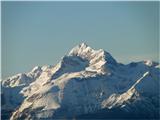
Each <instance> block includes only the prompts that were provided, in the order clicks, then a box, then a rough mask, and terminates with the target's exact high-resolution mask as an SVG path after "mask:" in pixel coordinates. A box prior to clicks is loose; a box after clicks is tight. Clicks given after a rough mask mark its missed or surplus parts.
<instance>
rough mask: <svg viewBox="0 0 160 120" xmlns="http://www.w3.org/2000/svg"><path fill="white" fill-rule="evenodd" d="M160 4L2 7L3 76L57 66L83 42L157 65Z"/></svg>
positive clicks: (123, 57)
mask: <svg viewBox="0 0 160 120" xmlns="http://www.w3.org/2000/svg"><path fill="white" fill-rule="evenodd" d="M158 5H159V4H158V2H23V1H21V2H16V1H14V2H2V6H1V7H2V13H1V14H2V15H1V17H2V19H1V20H2V27H1V28H2V33H1V34H2V77H3V78H5V77H8V76H11V75H14V74H16V73H19V72H28V71H30V70H31V69H32V68H33V67H34V66H37V65H40V66H41V65H54V64H56V63H57V62H58V61H59V60H60V59H61V57H62V56H64V55H65V54H67V53H68V52H69V51H70V49H71V48H72V47H74V46H75V45H77V44H80V43H82V42H86V43H87V44H88V45H90V46H91V47H93V48H95V49H99V48H102V49H104V50H106V51H108V52H110V53H111V54H112V56H113V57H114V58H115V59H116V60H117V61H119V62H122V63H125V64H127V63H129V62H130V61H141V60H145V59H151V60H154V61H158V52H159V49H158V45H159V38H158V37H159V36H158V34H159V31H158V27H159V23H158V22H159V21H158V19H159V16H158V15H159V13H158V7H159V6H158Z"/></svg>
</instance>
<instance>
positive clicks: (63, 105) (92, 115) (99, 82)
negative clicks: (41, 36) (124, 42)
mask: <svg viewBox="0 0 160 120" xmlns="http://www.w3.org/2000/svg"><path fill="white" fill-rule="evenodd" d="M159 86H160V65H159V63H156V62H153V61H141V62H131V63H130V64H127V65H124V64H121V63H118V62H117V61H116V60H115V59H114V58H113V57H112V56H111V54H110V53H108V52H106V51H104V50H102V49H100V50H94V49H92V48H91V47H89V46H88V45H86V44H85V43H82V44H80V45H78V46H76V47H74V48H73V49H72V50H71V51H70V52H69V54H67V55H65V56H64V57H63V58H62V59H61V61H60V62H59V63H58V64H57V65H55V66H42V67H39V66H36V67H35V68H33V70H32V71H31V72H29V73H20V74H17V75H15V76H12V77H9V78H7V79H5V80H2V81H1V88H2V91H1V98H2V99H1V101H2V102H1V103H2V119H11V120H40V119H47V120H48V119H115V118H121V119H125V118H132V119H133V118H139V119H142V118H143V119H159V118H160V114H159V110H160V109H159V108H160V106H159V100H160V92H159Z"/></svg>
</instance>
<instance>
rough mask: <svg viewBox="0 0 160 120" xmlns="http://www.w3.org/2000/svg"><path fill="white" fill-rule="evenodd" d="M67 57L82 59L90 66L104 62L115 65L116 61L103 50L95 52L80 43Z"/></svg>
mask: <svg viewBox="0 0 160 120" xmlns="http://www.w3.org/2000/svg"><path fill="white" fill-rule="evenodd" d="M68 56H79V57H81V58H82V59H85V60H88V61H89V62H90V63H91V64H93V61H94V63H95V62H98V61H100V60H101V61H104V62H106V63H113V64H116V60H115V59H114V58H113V57H112V56H111V54H110V53H108V52H106V51H105V50H103V49H99V50H95V49H93V48H91V47H90V46H88V45H87V44H85V43H81V44H79V45H77V46H76V47H74V48H73V49H72V50H71V51H70V52H69V54H68Z"/></svg>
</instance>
